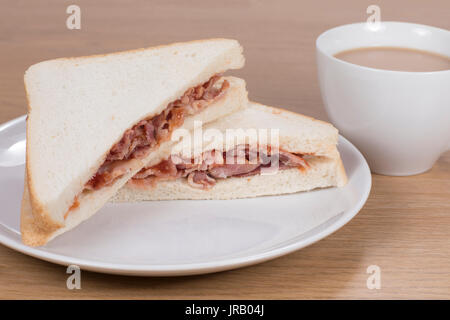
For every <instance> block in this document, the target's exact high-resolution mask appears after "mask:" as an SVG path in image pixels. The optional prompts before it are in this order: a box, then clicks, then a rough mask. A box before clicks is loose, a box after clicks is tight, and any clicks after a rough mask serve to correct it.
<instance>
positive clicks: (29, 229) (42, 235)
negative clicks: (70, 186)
mask: <svg viewBox="0 0 450 320" xmlns="http://www.w3.org/2000/svg"><path fill="white" fill-rule="evenodd" d="M225 79H226V80H228V81H229V82H230V88H229V89H228V90H227V91H226V93H225V94H224V95H223V96H220V97H219V98H218V99H217V100H215V101H214V103H212V104H211V105H210V106H208V108H205V109H203V110H202V111H201V112H199V113H198V114H196V115H194V116H193V117H190V118H187V119H186V121H185V122H184V124H183V125H182V126H181V129H186V130H192V129H193V127H194V122H195V121H202V122H203V123H208V122H210V121H212V120H214V119H216V118H217V117H219V118H221V117H225V116H227V115H228V114H230V113H231V112H235V111H237V110H239V109H240V108H242V107H243V106H245V105H246V104H247V91H246V90H245V82H244V81H243V80H241V79H238V78H234V77H226V78H225ZM177 142H178V141H176V140H174V141H172V140H168V141H165V142H163V143H161V144H160V145H159V146H158V148H157V149H156V150H153V151H152V152H150V154H149V155H148V156H147V157H146V158H144V159H141V160H132V162H131V165H132V170H131V171H130V172H129V173H127V174H125V175H124V176H122V177H121V178H119V179H117V180H116V181H115V182H114V184H112V185H111V186H105V187H103V188H101V189H99V190H97V191H95V192H90V193H83V194H82V195H81V197H79V199H78V200H79V206H78V207H77V208H75V209H73V210H71V211H70V213H69V214H68V215H67V218H66V219H65V220H64V224H61V225H59V226H56V227H55V226H53V225H51V224H49V223H47V221H48V220H47V219H41V218H39V216H38V217H37V216H36V214H35V212H34V211H33V210H32V209H33V208H32V206H31V203H32V202H31V199H30V192H29V185H28V181H29V179H27V177H26V179H25V190H24V196H23V200H22V210H21V233H22V241H23V242H24V243H25V244H27V245H30V246H40V245H44V244H45V243H47V242H48V241H50V240H51V239H53V238H54V237H56V236H58V235H60V234H62V233H64V232H66V231H68V230H70V229H72V228H74V227H75V226H77V225H78V224H80V223H81V222H82V221H84V220H86V219H88V218H90V217H91V216H92V215H93V214H95V213H96V212H97V210H99V209H100V208H101V207H102V206H103V205H104V204H105V203H106V202H107V201H108V199H109V198H110V197H112V196H113V195H114V194H115V193H116V192H117V191H118V190H119V189H120V188H121V187H122V186H123V185H124V184H125V183H126V182H127V181H128V180H129V179H130V178H131V177H132V176H133V175H135V174H136V173H137V172H138V171H139V170H140V169H141V168H142V167H144V166H145V165H146V164H147V163H148V162H149V161H152V159H162V158H165V157H167V154H170V150H171V149H172V146H173V145H174V144H176V143H177ZM25 175H26V176H27V172H26V173H25ZM66 212H67V211H66Z"/></svg>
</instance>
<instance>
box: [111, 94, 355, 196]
mask: <svg viewBox="0 0 450 320" xmlns="http://www.w3.org/2000/svg"><path fill="white" fill-rule="evenodd" d="M199 129H200V128H199ZM199 129H198V130H199ZM196 130H197V128H195V129H194V131H193V132H192V133H191V135H187V136H184V137H183V139H181V141H180V142H178V143H177V144H176V145H174V146H173V147H172V150H171V152H170V153H169V154H167V156H166V157H165V158H163V159H153V161H150V162H149V163H148V164H147V166H145V167H144V168H142V169H141V170H140V171H139V172H138V173H137V174H136V175H135V176H134V177H133V178H131V179H130V180H129V181H128V182H127V184H126V185H125V186H124V187H123V188H122V189H120V190H119V192H118V193H117V194H116V195H115V196H114V197H113V198H112V199H111V200H112V201H114V202H133V201H145V200H175V199H235V198H249V197H256V196H267V195H279V194H286V193H295V192H300V191H308V190H312V189H316V188H325V187H334V186H337V187H342V186H344V185H345V184H346V183H347V176H346V173H345V169H344V166H343V164H342V161H341V158H340V155H339V152H338V150H337V148H336V145H337V142H338V131H337V129H336V128H334V127H333V126H332V125H331V124H329V123H326V122H323V121H319V120H315V119H313V118H309V117H306V116H303V115H300V114H296V113H293V112H289V111H286V110H282V109H277V108H273V107H268V106H264V105H261V104H258V103H253V102H250V103H249V104H248V106H247V107H246V108H244V109H241V110H239V111H237V112H235V113H233V114H230V115H228V116H226V117H223V118H221V119H219V120H216V121H215V122H211V123H209V124H206V125H205V126H203V127H201V132H200V131H198V132H199V133H198V134H196ZM255 132H256V135H255ZM193 135H197V136H198V137H202V139H195V138H193ZM186 141H187V143H186Z"/></svg>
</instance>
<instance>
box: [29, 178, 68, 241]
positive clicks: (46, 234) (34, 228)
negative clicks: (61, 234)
mask: <svg viewBox="0 0 450 320" xmlns="http://www.w3.org/2000/svg"><path fill="white" fill-rule="evenodd" d="M60 227H61V225H59V224H55V223H54V222H53V221H51V220H50V219H48V215H46V214H44V213H43V211H42V210H41V208H39V207H38V208H37V209H35V210H33V209H32V204H31V201H30V194H29V190H28V183H27V174H26V173H25V183H24V190H23V198H22V208H21V211H20V232H21V234H22V241H23V243H25V244H26V245H29V246H33V247H34V246H41V245H44V244H45V243H46V242H47V241H48V239H49V238H50V237H51V236H52V234H53V233H54V232H55V231H56V230H58V229H59V228H60Z"/></svg>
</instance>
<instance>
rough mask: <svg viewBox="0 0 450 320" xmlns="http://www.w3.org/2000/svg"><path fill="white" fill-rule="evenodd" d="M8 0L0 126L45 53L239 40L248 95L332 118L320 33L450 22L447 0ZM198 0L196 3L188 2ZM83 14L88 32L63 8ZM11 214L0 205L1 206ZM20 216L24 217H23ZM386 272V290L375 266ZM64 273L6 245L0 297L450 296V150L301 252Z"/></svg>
mask: <svg viewBox="0 0 450 320" xmlns="http://www.w3.org/2000/svg"><path fill="white" fill-rule="evenodd" d="M124 2H125V1H111V0H109V1H99V0H95V1H81V0H76V1H60V0H53V1H48V0H45V1H6V0H1V1H0V4H1V10H0V30H1V31H0V55H1V58H0V70H1V72H0V122H5V121H7V120H10V119H13V118H15V117H17V116H19V115H22V114H24V113H25V96H24V90H23V78H22V77H23V73H24V71H25V70H26V68H27V67H28V66H29V65H31V64H33V63H36V62H38V61H41V60H45V59H50V58H55V57H62V56H73V55H87V54H94V53H103V52H109V51H116V50H123V49H129V48H137V47H145V46H150V45H156V44H162V43H170V42H174V41H181V40H190V39H199V38H209V37H230V38H236V39H239V41H240V42H241V43H242V44H243V46H244V48H245V56H246V58H247V63H246V66H245V68H244V69H243V70H241V71H238V72H234V74H236V75H238V76H241V77H243V78H245V79H246V80H247V83H248V89H249V93H250V98H251V99H253V100H256V101H260V102H262V103H265V104H269V105H275V106H283V107H285V108H288V109H291V110H295V111H298V112H301V113H305V114H308V115H312V116H314V117H317V118H320V119H327V117H326V115H325V112H324V109H323V106H322V102H321V99H320V93H319V88H318V84H317V76H316V67H315V57H314V41H315V38H316V37H317V36H318V35H319V34H320V33H321V32H323V31H325V30H326V29H328V28H331V27H333V26H337V25H340V24H346V23H351V22H358V21H364V20H366V17H367V15H366V12H365V11H366V8H367V6H368V5H370V4H372V3H375V2H376V4H378V5H379V6H380V7H381V18H382V19H383V20H399V21H411V22H417V23H423V24H430V25H434V26H437V27H441V28H445V29H450V19H449V16H450V2H449V1H448V0H441V1H427V3H426V4H425V3H424V2H423V1H419V0H417V1H410V0H409V1H406V0H404V1H395V3H394V1H372V0H370V1H366V0H364V1H362V0H354V1H330V2H329V3H325V2H324V1H317V0H311V1H310V0H307V1H294V0H293V1H270V0H247V1H245V0H233V1H197V0H195V1H167V0H165V1H163V0H158V1H144V0H142V1H127V4H126V5H124V4H123V3H124ZM188 2H189V4H187V3H188ZM72 3H76V4H78V5H80V7H81V10H82V25H81V30H68V29H67V28H66V26H65V20H66V17H67V16H68V15H67V14H66V13H65V11H66V7H67V6H68V5H69V4H72ZM0 210H1V209H0ZM17 214H19V213H17ZM369 265H378V266H379V267H380V268H381V285H382V287H381V289H380V290H369V289H367V287H366V280H367V277H368V274H366V268H367V267H368V266H369ZM65 271H66V269H65V268H64V267H61V266H57V265H53V264H50V263H47V262H43V261H40V260H37V259H34V258H31V257H28V256H25V255H23V254H20V253H18V252H15V251H13V250H10V249H8V248H6V247H3V246H0V298H64V299H71V298H262V299H264V298H267V299H273V298H295V299H299V298H308V299H309V298H319V299H325V298H332V299H334V298H338V299H339V298H343V299H347V298H351V299H355V298H369V299H371V298H375V299H378V298H402V299H403V298H425V299H428V298H441V299H442V298H446V299H448V298H450V153H447V154H445V155H443V156H442V157H441V158H440V159H439V161H438V162H437V163H436V165H435V166H434V168H433V169H432V170H431V171H429V172H427V173H425V174H421V175H417V176H413V177H386V176H379V175H373V187H372V192H371V194H370V197H369V200H368V201H367V203H366V205H365V206H364V208H363V209H362V210H361V212H360V213H359V214H358V215H357V216H356V218H355V219H353V220H352V221H351V222H350V223H348V224H347V225H346V226H345V227H344V228H342V229H341V230H339V231H338V232H336V233H334V234H333V235H331V236H329V237H328V238H326V239H324V240H322V241H320V242H318V243H316V244H314V245H312V246H310V247H308V248H305V249H303V250H300V251H298V252H295V253H293V254H290V255H288V256H285V257H282V258H279V259H276V260H274V261H270V262H266V263H263V264H260V265H257V266H252V267H247V268H243V269H239V270H234V271H229V272H222V273H217V274H211V275H204V276H192V277H179V278H138V277H121V276H112V275H103V274H96V273H90V272H82V289H81V290H72V291H70V290H68V289H66V279H67V274H66V273H65Z"/></svg>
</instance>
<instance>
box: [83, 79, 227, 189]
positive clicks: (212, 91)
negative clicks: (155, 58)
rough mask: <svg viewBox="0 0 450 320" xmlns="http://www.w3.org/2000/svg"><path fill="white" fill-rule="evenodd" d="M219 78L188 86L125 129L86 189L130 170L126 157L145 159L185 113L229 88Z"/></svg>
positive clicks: (180, 123)
mask: <svg viewBox="0 0 450 320" xmlns="http://www.w3.org/2000/svg"><path fill="white" fill-rule="evenodd" d="M219 79H220V76H219V75H215V76H213V77H212V78H211V79H209V80H208V81H207V82H205V83H204V84H202V85H199V86H197V87H194V88H190V89H188V90H187V91H186V92H185V93H184V94H183V96H182V97H181V98H180V99H178V100H176V101H174V102H172V103H170V104H169V105H168V106H167V108H166V109H164V110H163V111H162V112H161V113H160V114H158V115H157V116H154V117H152V118H149V119H145V120H142V121H140V122H138V123H137V124H136V125H134V126H133V127H132V128H131V129H128V130H127V131H125V133H124V135H123V137H122V139H120V141H119V142H117V143H116V144H115V145H114V146H113V147H112V148H111V150H110V151H109V154H108V155H107V157H106V160H105V162H104V163H103V164H102V166H101V167H100V168H99V169H98V171H97V172H96V174H95V175H94V176H93V177H92V178H91V179H90V180H89V181H88V182H87V183H86V185H85V190H98V189H100V188H101V187H103V186H107V185H111V184H112V183H113V182H114V181H115V180H116V179H118V178H120V177H121V176H123V175H124V174H125V173H127V172H128V170H129V168H128V166H127V161H126V160H129V159H141V158H144V157H145V156H146V155H147V154H148V153H149V151H150V149H151V148H152V147H154V146H155V145H157V144H158V143H161V142H162V141H165V140H168V139H169V138H170V134H171V133H172V131H173V130H174V129H176V128H178V127H180V126H181V125H182V124H183V122H184V119H185V117H186V116H191V115H194V114H196V113H198V112H199V111H200V110H202V109H204V108H205V107H206V106H207V105H208V104H209V103H211V102H212V101H213V100H214V99H215V98H216V97H218V96H219V95H221V94H222V93H223V92H224V91H225V90H227V89H228V88H229V86H230V84H229V82H228V81H227V80H224V81H223V82H222V85H221V86H220V87H218V86H214V85H215V84H216V82H217V81H218V80H219Z"/></svg>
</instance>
